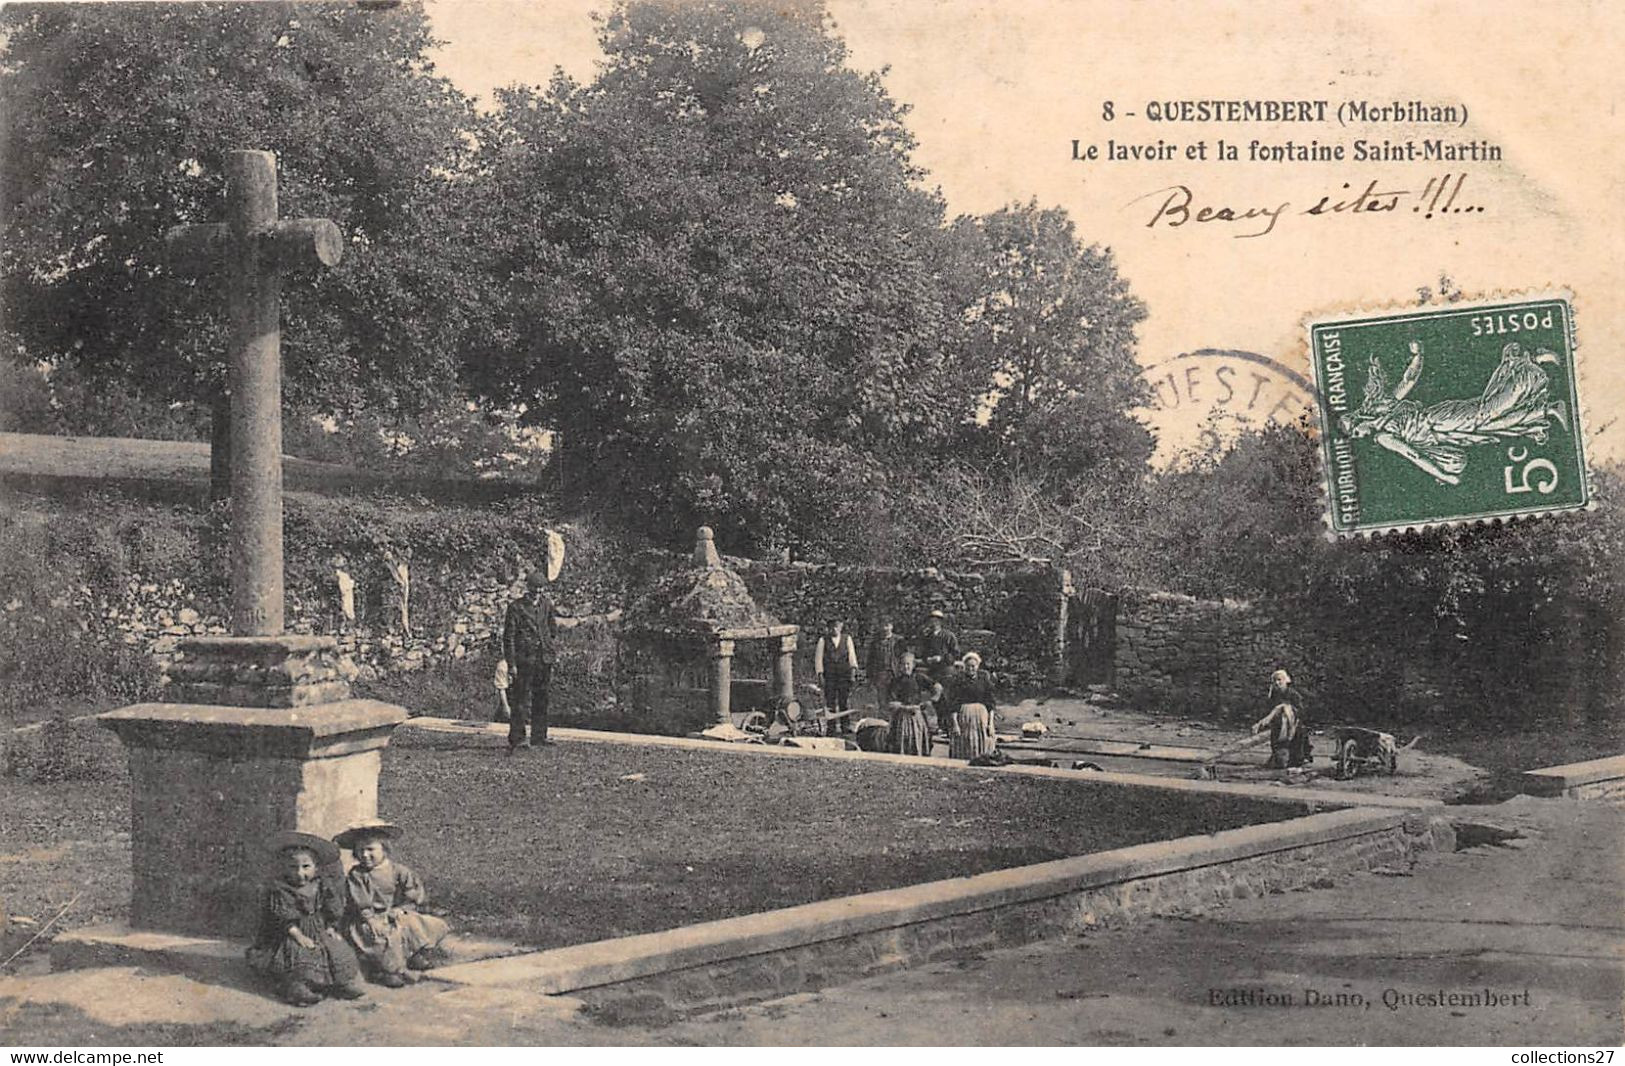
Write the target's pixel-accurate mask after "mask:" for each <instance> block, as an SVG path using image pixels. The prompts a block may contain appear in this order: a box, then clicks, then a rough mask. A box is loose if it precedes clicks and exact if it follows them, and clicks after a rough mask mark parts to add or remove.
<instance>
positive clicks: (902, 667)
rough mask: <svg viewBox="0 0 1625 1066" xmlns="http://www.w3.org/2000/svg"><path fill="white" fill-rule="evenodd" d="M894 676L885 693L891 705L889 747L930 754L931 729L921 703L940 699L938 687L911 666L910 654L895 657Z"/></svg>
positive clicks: (926, 675)
mask: <svg viewBox="0 0 1625 1066" xmlns="http://www.w3.org/2000/svg"><path fill="white" fill-rule="evenodd" d="M897 665H898V672H897V677H896V678H895V679H894V680H893V681H892V683H891V688H890V689H889V690H888V692H887V696H888V698H889V699H890V708H891V750H892V751H894V752H896V753H897V754H899V755H930V754H931V729H930V727H929V726H927V725H926V724H925V710H924V707H923V705H924V704H927V703H931V702H933V701H935V700H938V699H941V698H942V686H941V685H939V684H937V683H936V682H935V681H933V680H932V679H931V675H930V674H927V673H926V672H925V671H924V670H917V669H915V666H914V653H913V652H911V651H905V652H904V653H903V654H902V656H901V657H900V658H899V659H898V663H897Z"/></svg>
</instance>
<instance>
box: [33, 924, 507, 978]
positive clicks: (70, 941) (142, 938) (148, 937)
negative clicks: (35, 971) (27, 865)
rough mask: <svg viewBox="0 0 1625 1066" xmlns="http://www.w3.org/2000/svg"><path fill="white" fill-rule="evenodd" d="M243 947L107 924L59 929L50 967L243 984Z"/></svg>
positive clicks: (503, 952)
mask: <svg viewBox="0 0 1625 1066" xmlns="http://www.w3.org/2000/svg"><path fill="white" fill-rule="evenodd" d="M442 946H443V947H444V948H445V949H446V951H447V953H448V954H450V955H451V957H452V958H453V959H454V960H456V964H458V965H466V964H469V963H474V962H478V961H480V960H484V959H497V958H501V957H503V956H507V955H516V954H520V953H523V952H525V951H526V950H528V949H526V948H525V947H524V946H523V945H520V944H515V943H514V942H512V941H510V940H498V939H494V938H491V937H474V936H460V935H456V934H453V935H452V936H449V937H447V938H446V940H445V941H444V942H443V943H442ZM247 950H248V941H247V940H231V939H226V938H222V937H205V936H185V935H182V934H178V933H160V932H152V931H149V930H143V929H133V928H131V927H130V926H128V925H125V924H123V923H109V924H107V925H95V926H86V927H84V928H80V929H69V930H65V931H63V932H61V933H58V934H57V936H56V938H55V939H54V940H52V941H51V969H52V970H55V971H61V970H82V969H89V968H91V967H97V966H139V967H143V968H146V969H153V970H163V971H165V972H167V973H180V974H185V975H187V976H189V977H196V978H198V979H199V980H203V981H209V982H211V983H214V984H229V985H248V984H255V983H257V981H258V979H257V977H256V976H255V975H254V973H253V972H252V971H251V970H249V968H248V963H247V962H246V961H245V959H244V957H243V953H244V952H245V951H247Z"/></svg>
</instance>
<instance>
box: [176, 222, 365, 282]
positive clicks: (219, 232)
mask: <svg viewBox="0 0 1625 1066" xmlns="http://www.w3.org/2000/svg"><path fill="white" fill-rule="evenodd" d="M250 239H252V240H254V241H255V242H256V243H257V244H258V245H259V247H258V248H257V249H256V250H257V251H258V253H259V258H260V262H261V263H262V264H264V266H265V267H269V268H271V269H273V270H276V271H277V272H279V273H294V272H296V271H304V270H312V269H317V268H320V267H332V266H337V265H338V263H339V260H340V259H342V258H343V257H344V238H343V237H342V236H341V235H340V233H339V228H338V226H336V225H334V224H333V222H332V221H331V220H330V219H325V218H293V219H282V220H280V221H276V222H271V223H269V224H267V225H265V226H262V227H260V228H259V229H258V230H257V231H256V232H254V233H253V234H251V235H250ZM164 240H165V241H166V243H167V245H168V249H169V266H170V269H171V270H173V271H174V272H175V273H177V274H185V275H189V276H192V277H198V276H201V275H204V274H214V273H225V272H226V270H228V269H229V268H230V266H231V257H232V255H233V253H234V252H235V251H237V249H236V248H235V247H234V245H233V242H232V232H231V226H230V225H228V224H227V223H224V222H206V223H201V224H196V225H186V226H171V227H170V228H169V231H168V232H167V233H165V234H164Z"/></svg>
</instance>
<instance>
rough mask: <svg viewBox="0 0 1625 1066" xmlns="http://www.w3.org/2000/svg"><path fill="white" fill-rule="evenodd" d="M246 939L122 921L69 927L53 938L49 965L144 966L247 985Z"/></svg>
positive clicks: (81, 967)
mask: <svg viewBox="0 0 1625 1066" xmlns="http://www.w3.org/2000/svg"><path fill="white" fill-rule="evenodd" d="M247 947H248V944H247V942H246V941H234V940H222V939H218V938H215V937H202V936H184V935H181V934H179V933H159V932H152V931H149V930H142V929H132V928H130V927H129V926H127V925H123V924H110V925H94V926H86V927H84V928H82V929H68V930H65V931H63V932H61V933H58V934H57V935H56V938H55V939H54V940H52V941H51V969H53V970H84V969H89V968H91V967H93V966H142V967H150V968H152V969H158V970H164V971H167V972H170V973H181V974H185V975H187V976H188V977H196V978H198V979H199V980H203V981H208V982H211V983H215V984H245V983H247V982H248V981H249V980H250V979H251V977H252V974H251V972H250V971H249V969H248V964H247V963H246V962H245V961H244V959H243V952H244V951H245V950H246V949H247Z"/></svg>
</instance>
